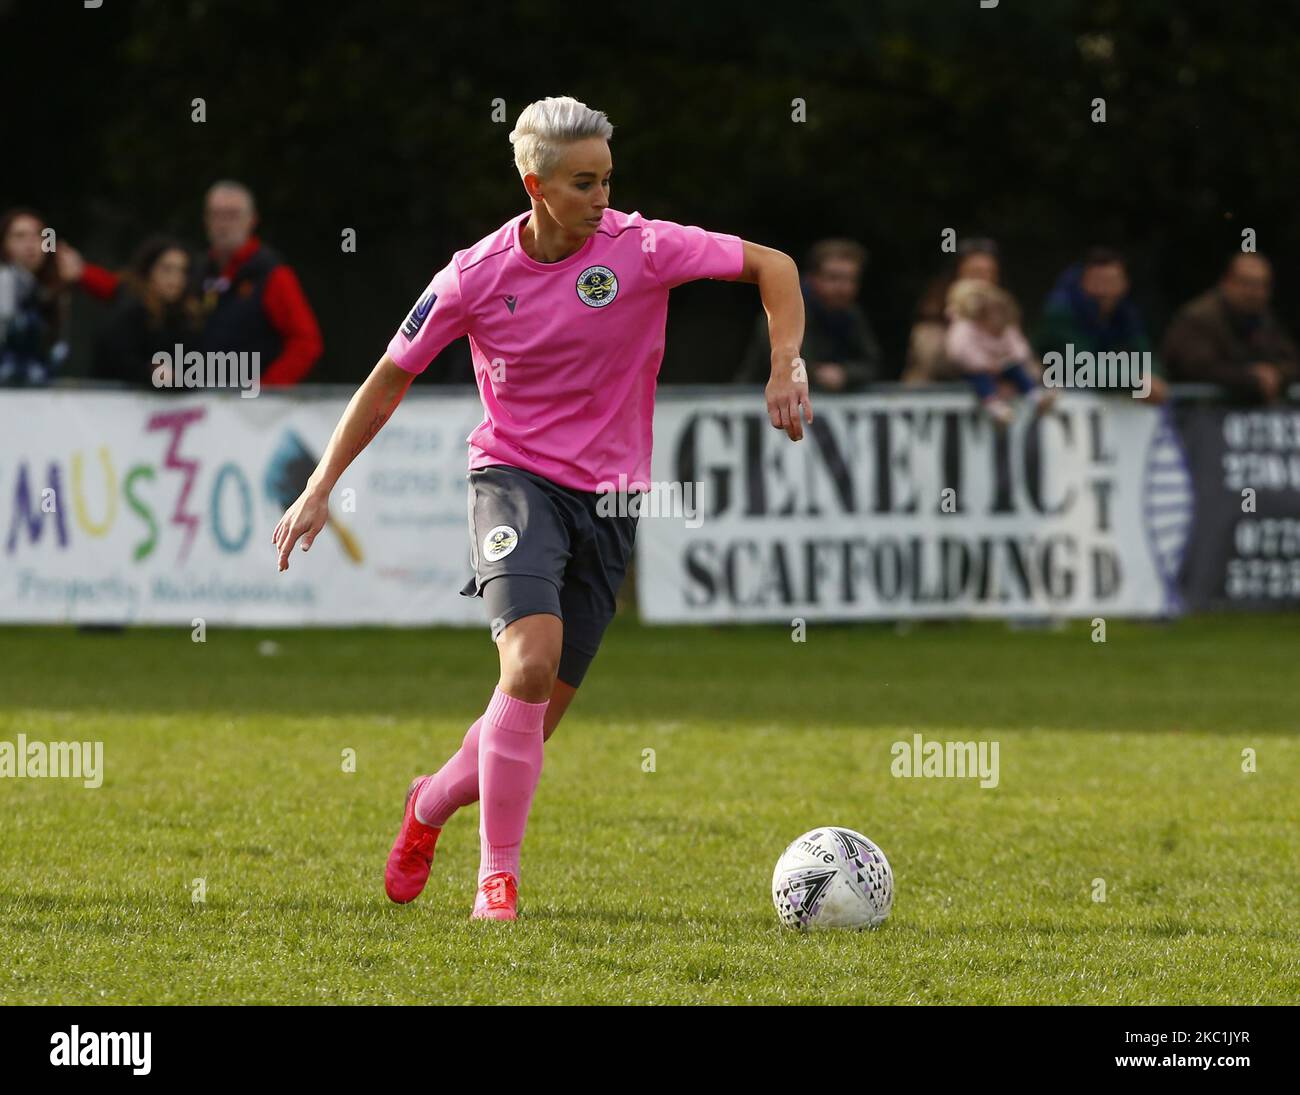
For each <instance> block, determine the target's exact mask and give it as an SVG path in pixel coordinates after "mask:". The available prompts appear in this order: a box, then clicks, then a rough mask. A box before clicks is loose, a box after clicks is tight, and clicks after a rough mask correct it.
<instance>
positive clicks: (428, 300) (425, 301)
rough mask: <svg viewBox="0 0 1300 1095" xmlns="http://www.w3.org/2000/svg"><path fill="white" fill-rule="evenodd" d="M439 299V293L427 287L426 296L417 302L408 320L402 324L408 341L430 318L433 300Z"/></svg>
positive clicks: (403, 332)
mask: <svg viewBox="0 0 1300 1095" xmlns="http://www.w3.org/2000/svg"><path fill="white" fill-rule="evenodd" d="M437 299H438V294H437V293H435V292H434V291H433V290H432V289H426V290H425V291H424V296H422V297H421V298H420V299H419V300H417V301H416V302H415V307H414V308H412V309H411V314H410V315H409V316H407V317H406V322H405V323H403V324H402V334H404V335H405V336H406V338H407V341H408V342H409V341H410V340H411V339H413V338H414V337H415V336H416V335H418V334H419V333H420V328H421V327H423V326H424V321H425V320H426V319H428V318H429V313H430V312H432V311H433V302H434V301H435V300H437Z"/></svg>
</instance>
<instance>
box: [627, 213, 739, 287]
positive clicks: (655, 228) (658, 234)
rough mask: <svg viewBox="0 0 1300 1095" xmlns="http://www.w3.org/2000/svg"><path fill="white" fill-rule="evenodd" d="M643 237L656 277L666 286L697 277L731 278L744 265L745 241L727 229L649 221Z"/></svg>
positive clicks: (646, 223) (735, 275)
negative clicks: (713, 229) (728, 232)
mask: <svg viewBox="0 0 1300 1095" xmlns="http://www.w3.org/2000/svg"><path fill="white" fill-rule="evenodd" d="M650 233H653V235H651V234H650ZM642 240H643V243H642V246H643V248H644V249H645V252H646V256H647V258H648V259H649V261H650V266H651V268H652V269H653V270H654V273H655V277H656V278H658V279H659V284H661V285H662V286H663V287H664V288H665V289H671V288H673V286H675V285H681V284H683V283H684V282H687V281H695V280H696V279H697V278H724V279H727V280H731V279H733V278H736V277H738V276H739V275H740V271H741V270H742V269H743V268H744V265H745V244H744V241H743V240H741V238H740V237H739V236H732V235H728V234H727V233H725V232H708V231H706V230H705V229H703V228H696V227H694V226H693V225H684V224H674V223H673V222H672V221H646V222H645V224H644V227H643V231H642Z"/></svg>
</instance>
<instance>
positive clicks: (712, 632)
mask: <svg viewBox="0 0 1300 1095" xmlns="http://www.w3.org/2000/svg"><path fill="white" fill-rule="evenodd" d="M1298 636H1300V621H1297V619H1296V618H1295V617H1286V616H1276V617H1210V618H1200V619H1191V620H1185V621H1181V622H1178V623H1175V624H1171V625H1160V624H1145V623H1124V622H1120V621H1111V622H1110V625H1109V633H1108V635H1107V640H1108V641H1107V642H1106V643H1104V644H1100V643H1094V642H1092V641H1091V639H1090V633H1089V628H1088V627H1087V626H1086V625H1085V624H1084V623H1077V624H1072V625H1071V626H1069V627H1068V628H1066V629H1065V630H1063V631H1060V632H1045V631H1011V630H1008V629H1007V628H1006V627H1005V626H1004V625H1001V624H953V625H930V626H921V627H917V628H915V629H913V630H911V631H909V632H907V633H899V632H897V631H895V630H894V629H893V628H890V627H885V626H856V627H854V626H831V625H816V624H814V625H812V626H811V627H810V628H809V631H808V636H807V641H806V642H804V643H795V642H792V641H791V634H790V631H789V630H788V629H783V628H777V627H760V628H743V629H727V628H692V629H647V628H643V627H641V626H640V625H638V624H637V623H636V622H635V620H632V619H627V618H622V617H621V618H620V619H619V620H617V621H616V623H615V625H614V626H613V627H612V628H611V629H610V631H609V633H608V635H607V638H606V642H605V647H604V649H603V650H602V652H601V655H600V657H599V658H598V659H597V661H596V663H595V665H594V666H593V668H592V671H591V675H590V676H589V677H588V680H587V683H586V684H585V685H584V687H583V689H582V691H581V692H580V694H579V696H578V699H577V700H576V701H575V704H574V706H573V707H572V708H571V710H570V712H569V715H568V716H567V718H566V719H565V721H564V723H562V724H561V726H560V728H559V731H558V732H557V734H556V736H555V737H554V738H553V739H552V740H551V742H550V743H549V744H548V745H547V752H546V762H545V767H544V770H543V773H542V782H541V787H540V789H539V791H538V794H537V798H536V800H535V804H534V808H533V814H532V818H531V821H530V824H529V831H528V837H527V840H526V842H525V845H524V857H523V883H522V886H521V893H520V917H521V918H520V920H519V921H518V922H517V923H515V924H499V923H489V924H471V923H470V922H469V920H468V914H469V909H470V903H471V900H472V897H473V885H474V872H475V868H476V866H477V862H478V835H477V825H478V811H477V808H476V807H471V808H470V809H468V810H464V811H462V812H461V813H460V814H458V815H457V816H456V817H455V818H453V819H452V821H451V822H450V823H449V825H448V826H447V828H446V830H445V831H444V833H443V836H442V839H441V841H440V844H439V852H438V857H437V859H436V860H435V862H434V870H433V875H432V878H431V880H430V885H429V888H428V889H427V890H426V891H425V893H424V895H423V896H422V897H420V898H419V899H418V900H417V901H415V902H414V903H412V904H411V905H408V906H405V907H400V908H399V907H396V906H393V905H390V904H389V902H388V901H387V899H386V898H385V897H384V894H383V889H382V870H383V863H384V858H385V856H386V854H387V851H388V847H389V844H390V843H391V841H392V838H393V834H394V832H395V828H396V825H397V822H398V820H399V817H400V813H401V807H402V799H403V795H404V792H405V790H406V785H407V782H408V780H409V779H410V777H411V776H412V775H414V774H416V773H418V772H424V771H429V770H431V769H432V768H434V767H436V766H437V765H439V764H441V763H442V761H443V760H444V759H445V757H446V756H447V755H448V754H449V753H450V752H451V751H452V750H453V749H454V748H455V747H456V746H457V745H458V744H459V742H460V739H461V737H462V735H463V733H464V731H465V728H466V726H467V725H468V724H469V722H470V721H472V720H473V718H474V717H475V716H477V715H478V714H479V713H480V712H481V710H482V709H483V707H484V705H485V704H486V701H487V699H488V696H489V695H490V692H491V688H492V686H493V684H494V682H495V650H494V649H493V647H492V644H491V642H490V639H489V638H488V636H487V633H486V630H483V631H479V630H474V631H459V630H425V631H383V630H373V631H372V630H347V631H307V632H302V631H281V632H260V631H241V630H230V631H225V630H221V629H215V628H214V629H212V630H210V631H209V633H208V636H207V642H206V643H204V644H196V643H193V642H191V641H190V633H189V631H188V630H187V629H186V630H181V629H176V630H167V629H149V630H131V631H128V632H126V633H125V634H119V635H95V634H81V633H77V632H76V631H74V630H71V629H64V628H36V629H19V628H6V629H0V680H3V688H2V689H0V740H8V741H11V742H13V741H16V736H17V735H18V734H19V733H23V734H26V735H27V737H28V739H40V740H44V741H70V740H76V741H82V740H98V741H102V742H103V743H104V763H105V769H106V775H105V779H104V784H103V786H102V787H101V788H99V789H98V790H86V789H83V788H82V787H81V786H80V784H79V783H75V782H73V781H70V780H54V779H32V778H27V779H18V778H12V779H0V808H2V809H3V818H4V831H3V832H4V838H3V844H2V845H0V847H2V849H3V850H2V851H0V953H2V954H3V959H2V960H0V1002H3V1003H64V1004H85V1003H106V1004H107V1003H135V1004H144V1003H223V1004H226V1003H282V1002H292V1003H322V1004H324V1003H439V1002H455V1003H460V1002H490V1001H497V1002H519V1003H525V1002H533V1003H538V1002H565V1003H602V1002H610V1003H635V1002H653V1003H690V1002H696V1003H732V1002H736V1003H856V1004H862V1003H935V1004H951V1003H1097V1004H1108V1003H1109V1004H1113V1003H1280V1002H1294V1001H1296V1000H1297V999H1300V923H1298V917H1297V900H1296V897H1297V894H1300V855H1297V852H1296V848H1297V846H1298V845H1300V840H1298V838H1300V820H1298V814H1300V739H1298V737H1297V728H1298V725H1300V702H1298V701H1300V664H1298V663H1297V653H1296V652H1297V649H1298V646H1300V644H1297V642H1296V639H1297V637H1298ZM267 639H273V640H274V641H275V642H276V643H278V645H279V651H278V653H276V654H275V655H273V656H266V655H263V654H259V644H260V643H263V642H264V641H265V640H267ZM918 732H919V733H922V734H924V735H925V736H926V738H927V740H930V739H937V740H985V741H998V742H999V743H1000V769H1001V771H1000V782H999V785H998V786H997V787H996V788H994V789H981V788H980V787H979V786H978V785H977V781H975V780H958V779H899V778H895V777H893V776H892V775H891V773H890V766H891V760H892V757H891V752H890V749H891V745H892V744H893V743H894V742H895V741H899V740H910V737H911V735H912V734H913V733H918ZM647 749H653V750H654V751H655V752H654V771H652V772H649V771H645V770H644V768H645V767H646V763H645V760H644V758H645V756H646V754H645V753H644V750H647ZM1245 749H1253V750H1254V751H1255V757H1256V767H1257V770H1256V771H1254V772H1245V771H1243V770H1242V769H1243V750H1245ZM344 750H355V756H356V770H355V772H346V771H344V759H343V758H344ZM825 824H838V825H846V826H849V827H852V828H855V829H859V830H861V831H863V832H865V833H866V834H867V835H868V836H870V837H871V838H872V839H873V840H875V841H876V842H877V843H879V844H880V845H881V847H882V848H883V849H884V850H885V852H886V854H887V855H888V856H889V858H890V861H891V863H892V864H893V868H894V873H895V878H896V886H897V893H896V899H895V904H894V911H893V914H892V916H891V917H890V919H889V920H888V921H887V922H886V923H885V925H884V926H883V927H882V928H881V929H880V930H878V931H874V932H863V933H845V934H839V933H825V934H813V935H806V936H804V935H799V934H797V933H794V932H791V931H788V930H785V929H783V928H781V927H780V926H779V925H778V922H777V920H776V916H775V914H774V912H773V909H772V905H771V898H770V895H769V885H770V878H771V871H772V867H773V864H774V863H775V861H776V858H777V856H778V855H779V854H780V852H781V850H782V848H783V847H784V846H785V845H786V843H788V842H789V841H790V840H791V839H793V838H794V837H795V836H797V835H798V834H800V833H801V832H803V831H805V830H807V829H810V828H812V827H815V826H819V825H825ZM195 879H203V880H204V885H205V888H206V900H205V901H203V902H202V903H196V902H194V901H192V900H191V895H192V887H193V885H194V880H195ZM1095 879H1102V880H1104V882H1105V886H1106V900H1105V901H1104V902H1098V901H1095V900H1093V895H1094V880H1095Z"/></svg>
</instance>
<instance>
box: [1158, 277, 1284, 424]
mask: <svg viewBox="0 0 1300 1095" xmlns="http://www.w3.org/2000/svg"><path fill="white" fill-rule="evenodd" d="M1272 293H1273V267H1272V265H1271V264H1270V263H1269V261H1268V259H1266V258H1265V257H1264V256H1263V255H1256V254H1238V255H1234V256H1233V258H1232V260H1231V261H1230V262H1229V263H1228V266H1227V269H1225V270H1224V272H1223V276H1222V277H1221V278H1220V279H1219V284H1218V285H1217V286H1215V287H1214V288H1213V289H1209V290H1207V291H1206V292H1204V293H1202V294H1201V295H1200V296H1199V297H1196V298H1195V299H1194V300H1192V301H1190V302H1188V303H1187V304H1185V305H1183V307H1182V308H1180V309H1179V310H1178V313H1177V314H1176V315H1175V316H1174V318H1173V321H1172V322H1171V323H1170V324H1169V329H1168V330H1167V331H1166V332H1165V341H1164V345H1163V347H1162V351H1163V354H1164V358H1165V360H1166V361H1167V362H1168V365H1169V375H1170V376H1171V377H1172V378H1173V379H1174V380H1199V381H1208V382H1210V383H1214V384H1222V385H1223V386H1224V387H1226V388H1227V389H1228V390H1229V391H1230V393H1231V394H1232V395H1233V396H1234V397H1235V398H1237V399H1243V400H1247V401H1252V402H1254V401H1262V402H1266V403H1267V402H1271V401H1272V400H1275V399H1279V398H1281V396H1283V395H1284V394H1285V392H1286V386H1287V384H1289V383H1291V382H1293V381H1294V380H1295V379H1296V372H1297V370H1296V347H1295V343H1294V342H1292V341H1291V336H1290V335H1288V334H1287V332H1286V330H1285V329H1284V328H1283V327H1282V324H1281V323H1279V322H1278V320H1277V317H1276V316H1274V315H1273V312H1272V310H1271V309H1270V308H1269V300H1270V298H1271V297H1272Z"/></svg>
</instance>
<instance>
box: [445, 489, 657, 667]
mask: <svg viewBox="0 0 1300 1095" xmlns="http://www.w3.org/2000/svg"><path fill="white" fill-rule="evenodd" d="M468 479H469V498H468V501H469V531H470V560H471V564H472V566H473V567H474V577H473V578H472V579H471V580H470V581H468V582H466V583H465V588H464V589H462V590H461V591H460V592H461V596H463V597H479V596H481V597H482V598H483V601H484V604H485V605H486V607H487V614H488V622H489V626H492V624H493V622H494V621H495V622H496V626H497V627H505V626H507V625H509V624H511V623H513V622H514V621H515V620H518V619H520V618H521V617H524V616H532V615H535V614H537V613H539V612H543V613H548V614H550V615H552V616H559V617H560V619H561V620H563V621H564V645H563V648H562V651H561V654H560V667H559V672H558V676H559V679H560V680H562V681H564V683H565V684H569V685H572V686H573V687H574V688H577V687H578V685H580V684H581V683H582V678H583V677H584V676H585V675H586V672H587V668H588V667H589V666H590V665H591V661H592V659H593V658H594V657H595V656H596V651H597V649H599V647H600V640H601V638H602V637H603V636H604V634H605V628H606V627H607V626H608V625H609V621H610V620H612V619H613V618H614V610H615V608H616V607H617V596H618V591H619V588H620V587H621V586H622V585H623V579H624V577H625V576H626V574H627V567H628V563H629V562H630V561H631V559H632V547H633V544H634V543H635V542H636V525H637V518H636V517H635V516H630V515H629V516H618V515H616V514H611V515H608V516H606V515H603V514H601V513H599V512H598V511H597V505H596V504H597V500H598V499H599V498H600V497H601V496H600V495H599V494H596V493H595V492H588V491H580V490H572V489H570V488H568V487H561V486H559V485H558V484H556V483H552V482H551V481H550V480H549V479H545V478H543V477H542V476H540V475H536V474H535V473H533V472H530V471H525V470H524V469H523V468H515V467H511V466H509V465H507V464H493V465H492V466H490V467H486V468H478V469H476V470H474V471H471V472H470V473H469V476H468Z"/></svg>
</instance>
